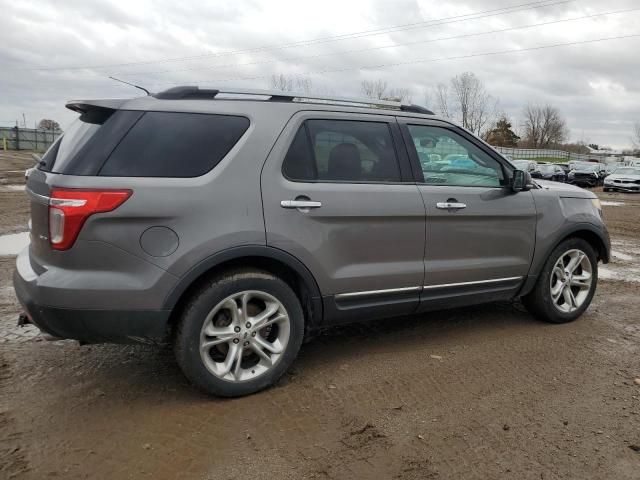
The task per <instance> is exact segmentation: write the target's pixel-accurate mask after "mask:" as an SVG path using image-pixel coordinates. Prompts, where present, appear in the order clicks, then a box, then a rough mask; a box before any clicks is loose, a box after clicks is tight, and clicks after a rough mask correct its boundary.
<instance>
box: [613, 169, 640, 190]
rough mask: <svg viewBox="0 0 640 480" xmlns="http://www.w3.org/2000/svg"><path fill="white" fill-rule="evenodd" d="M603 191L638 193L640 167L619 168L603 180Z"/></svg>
mask: <svg viewBox="0 0 640 480" xmlns="http://www.w3.org/2000/svg"><path fill="white" fill-rule="evenodd" d="M604 191H605V192H610V191H615V192H640V167H620V168H617V169H616V171H615V173H613V174H611V175H608V176H607V177H606V178H605V179H604Z"/></svg>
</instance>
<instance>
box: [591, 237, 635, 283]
mask: <svg viewBox="0 0 640 480" xmlns="http://www.w3.org/2000/svg"><path fill="white" fill-rule="evenodd" d="M611 243H612V244H613V248H614V250H612V251H611V263H609V264H607V265H599V266H598V276H599V277H600V279H601V280H617V281H622V282H640V264H639V263H638V256H639V255H640V244H638V243H635V242H632V241H628V240H618V239H614V240H613V241H612V242H611Z"/></svg>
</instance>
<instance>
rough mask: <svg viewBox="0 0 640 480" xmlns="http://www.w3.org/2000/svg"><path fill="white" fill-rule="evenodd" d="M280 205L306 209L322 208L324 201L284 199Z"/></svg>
mask: <svg viewBox="0 0 640 480" xmlns="http://www.w3.org/2000/svg"><path fill="white" fill-rule="evenodd" d="M280 206H281V207H282V208H301V209H305V210H306V209H310V208H320V207H321V206H322V203H321V202H315V201H313V200H282V201H281V202H280Z"/></svg>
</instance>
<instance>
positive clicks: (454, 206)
mask: <svg viewBox="0 0 640 480" xmlns="http://www.w3.org/2000/svg"><path fill="white" fill-rule="evenodd" d="M436 208H439V209H440V210H461V209H463V208H467V204H466V203H460V202H438V203H436Z"/></svg>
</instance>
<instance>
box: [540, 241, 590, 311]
mask: <svg viewBox="0 0 640 480" xmlns="http://www.w3.org/2000/svg"><path fill="white" fill-rule="evenodd" d="M592 282H593V268H592V266H591V261H590V260H589V257H588V256H587V254H586V253H584V252H583V251H582V250H578V249H572V250H569V251H567V252H565V253H564V254H562V255H561V256H560V258H559V259H558V261H557V262H556V264H555V265H554V267H553V270H552V271H551V278H550V281H549V288H550V290H551V300H552V301H553V304H554V306H555V307H556V308H557V309H558V310H560V311H561V312H563V313H571V312H574V311H576V310H577V309H578V308H580V307H581V306H582V304H583V303H584V302H585V301H586V299H587V297H588V296H589V292H590V290H591V284H592Z"/></svg>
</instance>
